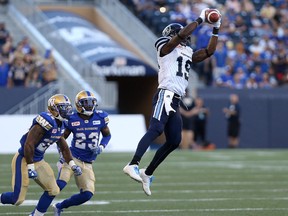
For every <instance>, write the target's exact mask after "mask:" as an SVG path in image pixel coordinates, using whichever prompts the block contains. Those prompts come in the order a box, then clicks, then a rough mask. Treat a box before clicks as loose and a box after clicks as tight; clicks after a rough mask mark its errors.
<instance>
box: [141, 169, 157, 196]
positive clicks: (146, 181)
mask: <svg viewBox="0 0 288 216" xmlns="http://www.w3.org/2000/svg"><path fill="white" fill-rule="evenodd" d="M145 170H146V169H140V177H141V179H142V188H143V191H144V192H145V194H146V195H147V196H151V194H152V193H151V190H150V186H151V183H152V181H153V179H154V176H148V175H146V174H145Z"/></svg>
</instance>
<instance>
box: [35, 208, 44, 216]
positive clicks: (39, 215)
mask: <svg viewBox="0 0 288 216" xmlns="http://www.w3.org/2000/svg"><path fill="white" fill-rule="evenodd" d="M34 216H44V213H42V212H39V211H38V210H37V209H35V212H34Z"/></svg>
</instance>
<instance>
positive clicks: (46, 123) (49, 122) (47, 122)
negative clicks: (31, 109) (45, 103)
mask: <svg viewBox="0 0 288 216" xmlns="http://www.w3.org/2000/svg"><path fill="white" fill-rule="evenodd" d="M34 121H35V122H37V123H38V124H39V125H40V126H41V127H43V128H44V129H45V130H47V131H49V130H50V129H51V128H52V127H53V125H54V121H55V119H54V117H53V116H52V115H51V114H50V113H46V112H42V113H40V114H39V115H38V116H36V118H35V120H34Z"/></svg>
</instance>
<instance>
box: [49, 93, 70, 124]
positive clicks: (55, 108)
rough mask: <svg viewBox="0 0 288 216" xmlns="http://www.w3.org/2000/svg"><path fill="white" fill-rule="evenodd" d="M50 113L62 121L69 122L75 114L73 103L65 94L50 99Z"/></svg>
mask: <svg viewBox="0 0 288 216" xmlns="http://www.w3.org/2000/svg"><path fill="white" fill-rule="evenodd" d="M48 111H49V112H50V113H51V114H52V115H53V116H54V117H55V118H56V119H58V120H60V121H64V120H68V118H69V116H70V115H72V113H73V111H72V105H71V102H70V100H69V98H68V97H67V96H66V95H64V94H56V95H53V96H52V97H51V98H49V100H48Z"/></svg>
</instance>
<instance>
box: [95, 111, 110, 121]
mask: <svg viewBox="0 0 288 216" xmlns="http://www.w3.org/2000/svg"><path fill="white" fill-rule="evenodd" d="M96 113H97V114H98V115H99V117H101V118H103V119H104V121H105V124H108V123H109V116H108V113H107V112H105V111H103V110H97V111H96Z"/></svg>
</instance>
